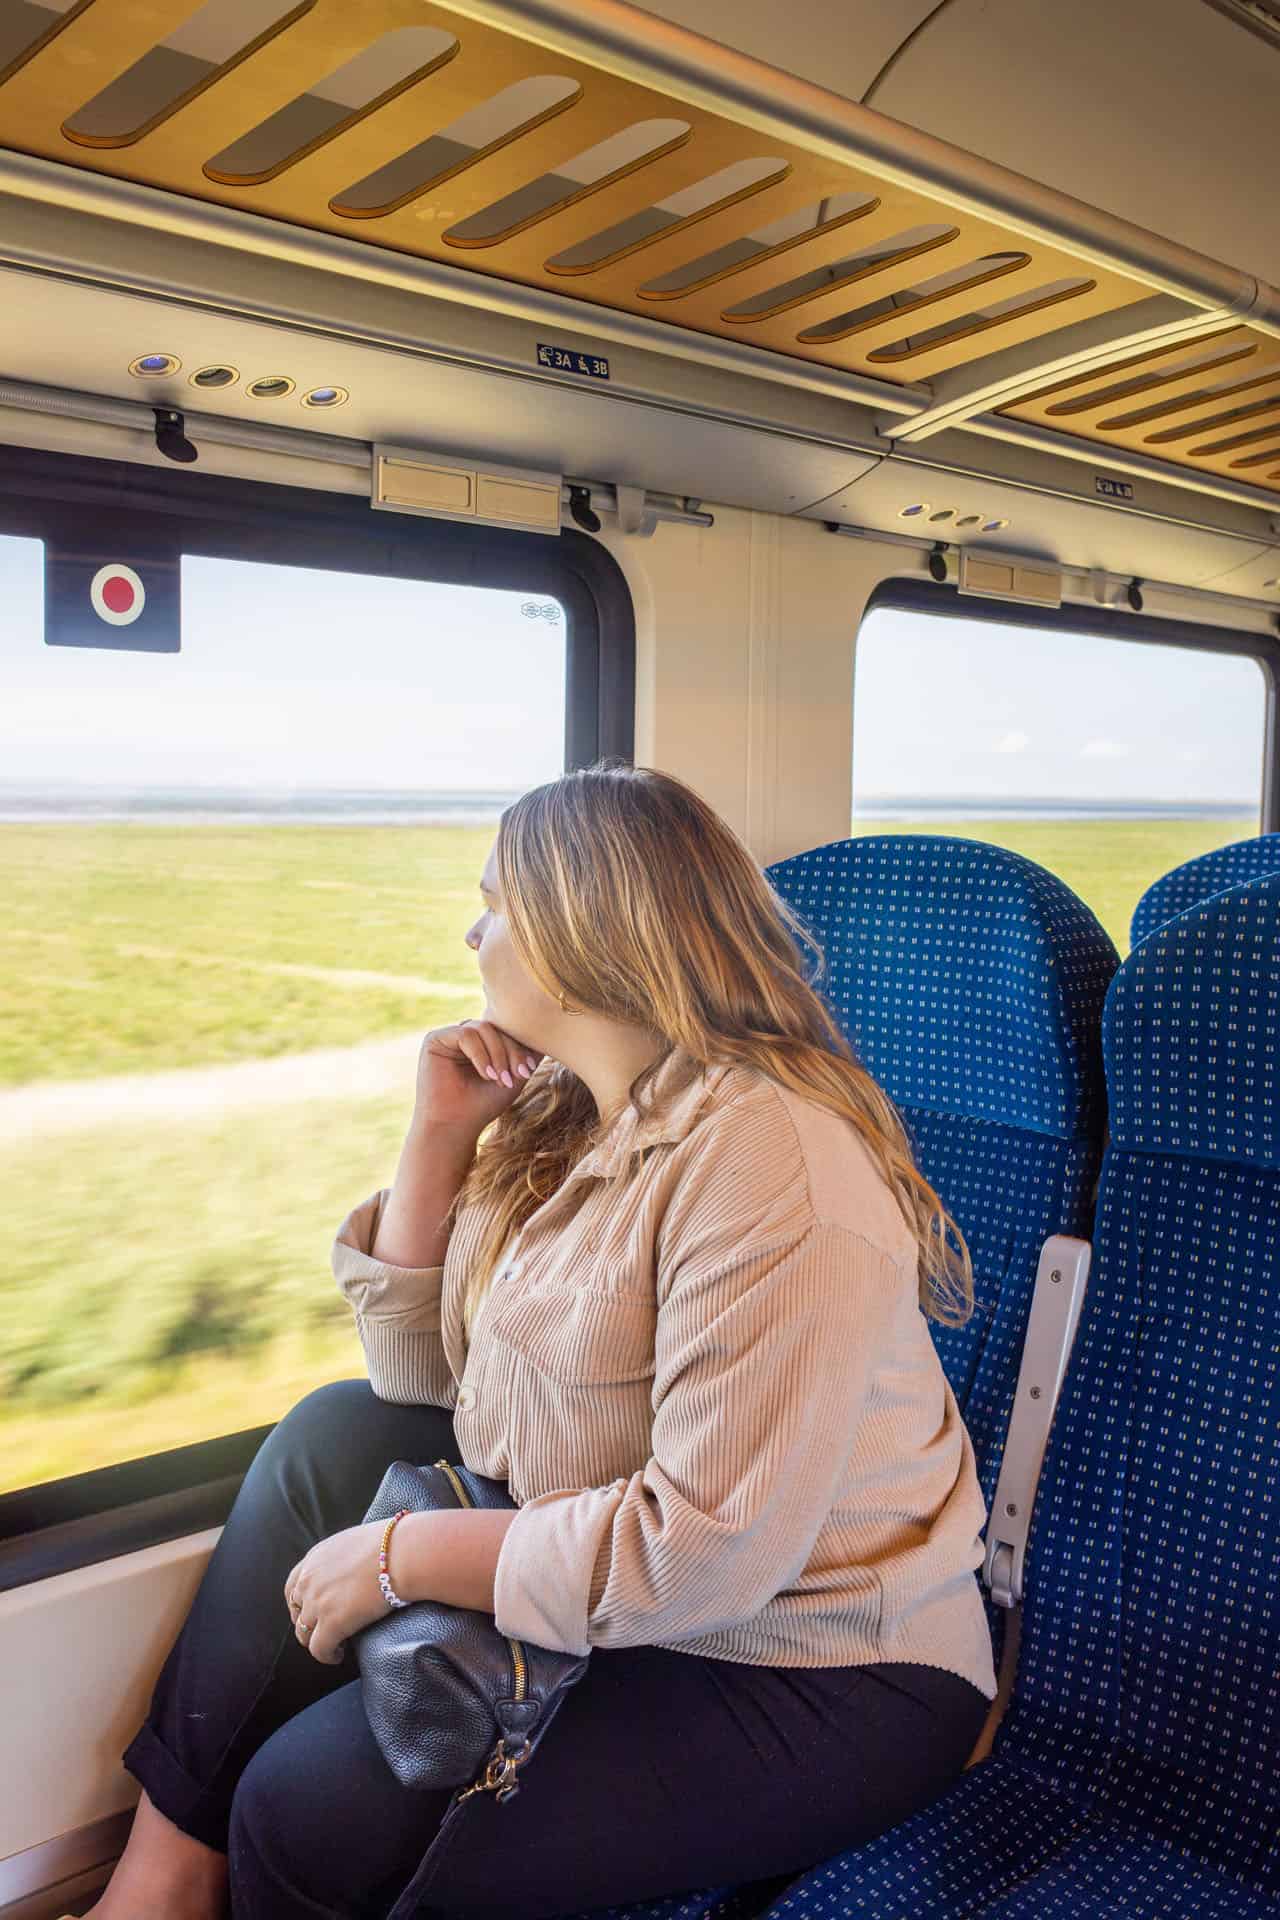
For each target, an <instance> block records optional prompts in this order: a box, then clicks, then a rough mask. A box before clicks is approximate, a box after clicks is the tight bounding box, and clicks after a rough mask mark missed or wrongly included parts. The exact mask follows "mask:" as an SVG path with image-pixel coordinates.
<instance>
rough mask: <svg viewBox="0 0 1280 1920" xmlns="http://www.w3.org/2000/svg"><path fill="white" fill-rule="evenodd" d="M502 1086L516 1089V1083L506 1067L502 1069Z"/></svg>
mask: <svg viewBox="0 0 1280 1920" xmlns="http://www.w3.org/2000/svg"><path fill="white" fill-rule="evenodd" d="M502 1084H503V1086H504V1087H514V1085H515V1081H514V1080H513V1079H512V1078H511V1075H510V1074H509V1073H508V1072H507V1070H506V1068H505V1067H504V1068H503V1069H502Z"/></svg>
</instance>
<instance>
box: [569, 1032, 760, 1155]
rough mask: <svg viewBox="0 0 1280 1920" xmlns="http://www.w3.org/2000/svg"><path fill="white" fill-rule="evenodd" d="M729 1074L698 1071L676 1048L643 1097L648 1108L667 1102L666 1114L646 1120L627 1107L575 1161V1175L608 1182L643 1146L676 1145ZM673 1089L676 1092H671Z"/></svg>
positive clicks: (718, 1069) (723, 1070)
mask: <svg viewBox="0 0 1280 1920" xmlns="http://www.w3.org/2000/svg"><path fill="white" fill-rule="evenodd" d="M731 1071H732V1069H731V1068H730V1067H727V1066H710V1067H700V1066H697V1065H696V1064H695V1063H694V1062H693V1061H692V1060H691V1059H690V1057H689V1055H688V1054H687V1053H684V1052H683V1051H682V1050H681V1049H679V1048H677V1049H676V1051H675V1052H674V1053H672V1054H671V1056H670V1058H669V1059H667V1060H664V1061H663V1063H662V1066H661V1068H660V1070H659V1072H658V1075H657V1078H656V1079H655V1080H654V1082H653V1084H652V1086H651V1087H650V1089H649V1093H648V1096H647V1102H646V1104H653V1105H659V1104H662V1103H667V1110H666V1112H664V1113H662V1114H661V1115H660V1116H655V1117H653V1118H650V1117H649V1116H648V1115H647V1114H642V1113H638V1112H637V1110H636V1109H635V1107H633V1106H628V1107H625V1108H624V1109H623V1111H622V1112H621V1113H620V1114H619V1115H618V1118H617V1119H616V1120H615V1121H614V1123H613V1125H612V1126H611V1127H610V1128H609V1131H608V1132H607V1133H606V1134H605V1136H604V1138H603V1140H601V1141H599V1142H598V1144H597V1145H596V1146H594V1147H593V1148H592V1149H591V1151H590V1152H589V1153H587V1154H585V1155H584V1156H583V1158H582V1159H581V1160H579V1162H578V1164H577V1165H576V1166H575V1167H574V1169H573V1172H574V1173H575V1174H594V1175H596V1177H597V1178H599V1179H603V1180H612V1179H615V1178H616V1177H617V1176H618V1175H620V1174H623V1173H625V1172H626V1171H627V1169H628V1168H629V1167H630V1165H631V1162H632V1159H633V1157H634V1156H635V1155H636V1154H637V1153H640V1152H642V1151H643V1150H644V1149H645V1148H646V1147H656V1146H660V1145H662V1146H675V1145H677V1144H678V1143H679V1142H680V1141H681V1140H683V1139H684V1138H685V1137H686V1135H687V1134H688V1133H690V1132H691V1131H692V1129H693V1125H694V1122H695V1121H696V1120H697V1119H698V1118H699V1116H700V1115H701V1113H702V1111H703V1108H704V1107H705V1106H707V1104H708V1103H709V1102H710V1101H711V1100H712V1099H714V1097H715V1095H716V1093H717V1092H718V1090H719V1088H720V1087H721V1085H722V1084H723V1082H724V1081H725V1079H726V1078H727V1077H728V1075H729V1074H730V1072H731ZM690 1074H692V1078H691V1079H689V1078H688V1076H689V1075H690ZM686 1080H687V1084H683V1083H684V1082H686ZM673 1088H678V1089H679V1090H678V1091H676V1092H674V1093H673V1091H672V1089H673ZM668 1096H670V1098H669V1103H668Z"/></svg>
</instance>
